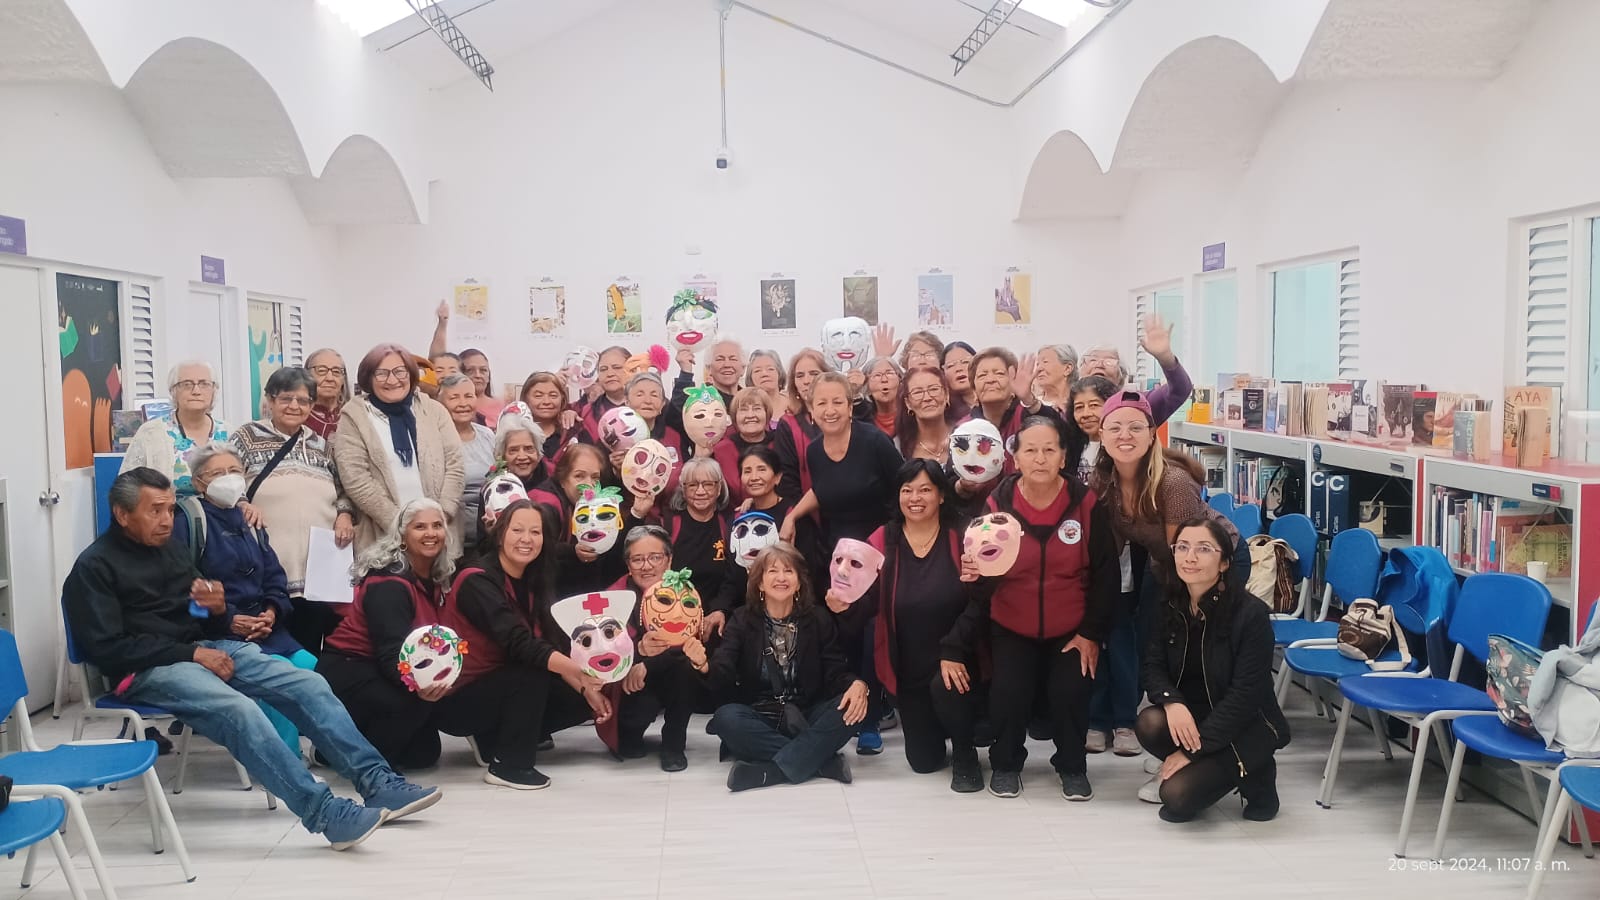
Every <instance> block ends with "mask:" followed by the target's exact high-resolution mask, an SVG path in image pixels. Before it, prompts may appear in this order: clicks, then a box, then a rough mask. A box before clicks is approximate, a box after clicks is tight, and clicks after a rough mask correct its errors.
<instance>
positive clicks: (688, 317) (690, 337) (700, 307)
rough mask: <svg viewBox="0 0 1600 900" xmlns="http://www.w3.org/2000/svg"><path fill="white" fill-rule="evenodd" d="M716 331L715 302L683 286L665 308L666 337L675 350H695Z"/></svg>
mask: <svg viewBox="0 0 1600 900" xmlns="http://www.w3.org/2000/svg"><path fill="white" fill-rule="evenodd" d="M716 333H717V304H715V303H713V302H711V301H710V300H703V299H701V297H700V295H699V294H696V293H695V292H694V291H692V290H690V289H688V288H684V289H683V290H681V291H679V292H678V293H676V294H674V295H673V296H672V308H671V309H669V310H667V338H668V339H669V340H671V341H672V346H673V348H674V349H677V350H697V349H699V348H700V347H701V346H702V345H704V344H705V342H706V341H707V340H710V338H711V336H712V335H714V334H716Z"/></svg>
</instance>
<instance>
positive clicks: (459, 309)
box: [450, 278, 489, 347]
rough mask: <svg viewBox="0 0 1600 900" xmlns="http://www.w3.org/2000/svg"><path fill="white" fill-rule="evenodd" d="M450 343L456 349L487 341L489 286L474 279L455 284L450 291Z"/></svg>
mask: <svg viewBox="0 0 1600 900" xmlns="http://www.w3.org/2000/svg"><path fill="white" fill-rule="evenodd" d="M451 298H452V300H451V304H450V343H451V344H452V345H454V346H458V347H466V346H470V345H473V344H481V343H483V342H485V341H487V340H488V339H489V285H487V284H485V283H483V282H481V281H478V280H477V279H476V278H466V279H462V280H461V281H459V282H457V283H456V286H455V288H454V289H453V290H452V291H451Z"/></svg>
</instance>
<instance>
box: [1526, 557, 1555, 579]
mask: <svg viewBox="0 0 1600 900" xmlns="http://www.w3.org/2000/svg"><path fill="white" fill-rule="evenodd" d="M1528 577H1529V578H1532V579H1533V580H1534V581H1537V582H1539V583H1540V584H1544V582H1545V579H1546V578H1549V577H1550V564H1549V563H1547V562H1541V561H1539V560H1537V559H1530V560H1528Z"/></svg>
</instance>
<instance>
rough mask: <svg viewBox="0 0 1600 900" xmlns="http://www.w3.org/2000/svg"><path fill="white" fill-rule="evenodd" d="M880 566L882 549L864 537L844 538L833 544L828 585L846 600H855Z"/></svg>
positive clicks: (859, 597)
mask: <svg viewBox="0 0 1600 900" xmlns="http://www.w3.org/2000/svg"><path fill="white" fill-rule="evenodd" d="M882 568H883V553H882V552H880V551H879V550H878V548H876V547H874V546H872V545H871V544H869V543H867V542H866V541H858V540H856V539H855V538H843V539H841V540H840V541H839V545H838V546H837V547H834V548H833V562H831V563H829V564H828V582H829V587H831V588H832V589H833V592H834V594H835V595H837V596H838V598H839V599H840V600H842V601H844V602H845V603H854V602H856V601H857V600H860V599H861V595H862V594H865V593H866V592H867V588H869V587H872V583H873V582H874V581H877V580H878V570H879V569H882Z"/></svg>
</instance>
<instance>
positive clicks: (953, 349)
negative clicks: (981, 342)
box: [939, 341, 978, 421]
mask: <svg viewBox="0 0 1600 900" xmlns="http://www.w3.org/2000/svg"><path fill="white" fill-rule="evenodd" d="M977 355H978V351H976V350H974V349H972V345H971V344H969V343H967V342H966V341H951V342H950V343H948V344H946V345H945V347H944V354H943V356H942V357H940V363H939V365H940V366H941V367H942V368H943V369H944V380H945V383H946V384H948V385H949V386H950V405H951V406H952V407H954V408H955V411H956V419H957V421H959V420H961V419H965V418H966V417H967V416H968V415H969V414H971V412H972V408H973V407H974V406H976V405H977V403H978V394H977V391H976V390H974V388H973V384H972V358H973V357H974V356H977Z"/></svg>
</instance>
